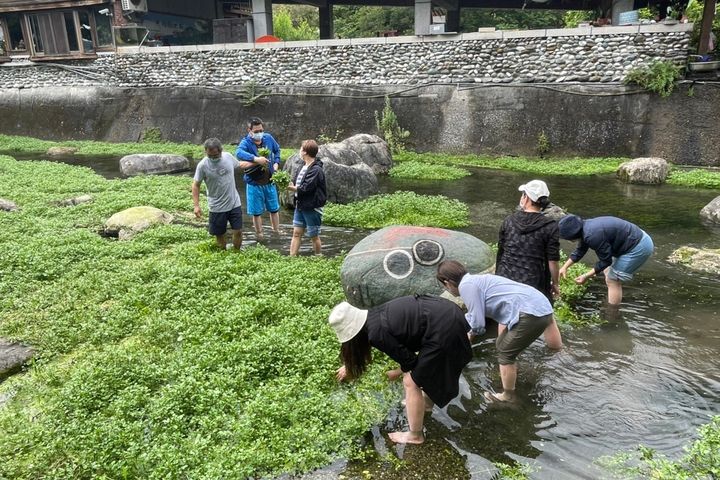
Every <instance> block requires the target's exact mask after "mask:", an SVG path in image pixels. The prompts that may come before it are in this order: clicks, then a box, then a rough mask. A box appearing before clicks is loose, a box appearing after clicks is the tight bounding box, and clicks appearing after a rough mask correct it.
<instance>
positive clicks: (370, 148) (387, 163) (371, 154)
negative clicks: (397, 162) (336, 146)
mask: <svg viewBox="0 0 720 480" xmlns="http://www.w3.org/2000/svg"><path fill="white" fill-rule="evenodd" d="M341 143H343V144H344V145H347V147H348V148H349V149H350V150H352V151H353V152H355V153H357V154H358V156H359V157H360V160H361V161H362V162H363V163H364V164H365V165H368V166H369V167H370V168H372V170H373V172H374V173H375V175H378V174H384V173H388V172H389V171H390V169H391V168H392V166H393V160H392V154H391V153H390V147H388V144H387V142H385V140H383V139H382V138H380V137H378V136H377V135H368V134H366V133H361V134H358V135H353V136H352V137H349V138H346V139H345V140H343V141H342V142H341Z"/></svg>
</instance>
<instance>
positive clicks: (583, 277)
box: [575, 274, 588, 285]
mask: <svg viewBox="0 0 720 480" xmlns="http://www.w3.org/2000/svg"><path fill="white" fill-rule="evenodd" d="M587 278H588V277H587V276H586V275H585V274H582V275H580V276H579V277H577V278H575V283H577V284H578V285H582V284H583V283H585V281H586V280H587Z"/></svg>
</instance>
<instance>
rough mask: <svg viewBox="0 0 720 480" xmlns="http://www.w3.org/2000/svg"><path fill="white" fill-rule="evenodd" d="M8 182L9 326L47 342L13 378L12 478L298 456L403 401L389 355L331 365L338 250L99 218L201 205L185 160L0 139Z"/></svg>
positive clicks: (8, 416)
mask: <svg viewBox="0 0 720 480" xmlns="http://www.w3.org/2000/svg"><path fill="white" fill-rule="evenodd" d="M80 194H90V195H91V196H92V197H93V201H92V202H90V203H86V204H81V205H77V206H74V207H57V206H56V203H55V201H56V200H58V199H63V198H68V197H74V196H77V195H80ZM0 198H8V199H12V200H13V201H15V202H16V203H17V204H18V205H19V206H20V207H21V208H20V210H18V211H16V212H0V251H2V252H3V254H2V255H0V273H1V274H0V336H2V337H5V338H12V339H17V340H21V341H23V342H25V343H27V344H29V345H32V346H33V347H34V348H35V350H36V352H37V353H36V356H35V359H34V360H33V363H32V364H31V365H30V367H29V369H28V370H27V372H26V373H25V374H24V375H18V376H14V377H11V378H10V379H8V380H6V381H4V382H3V383H2V384H0V398H4V399H7V400H6V401H5V402H4V403H3V405H2V407H0V432H2V433H0V478H13V479H18V480H24V479H34V478H47V479H65V478H77V479H86V478H87V479H90V478H182V477H188V478H190V477H192V478H223V477H224V478H259V477H272V476H276V475H280V474H282V473H283V472H290V473H294V472H302V471H307V470H311V469H313V468H315V467H318V466H321V465H325V464H327V463H329V462H330V461H331V460H332V459H333V458H335V457H338V456H339V457H349V456H351V454H352V452H353V451H354V450H355V449H356V448H358V443H357V440H356V439H358V438H360V437H361V436H362V434H363V433H364V432H366V431H367V430H368V428H369V427H370V426H371V425H373V424H375V423H376V422H378V421H380V420H381V419H383V418H385V416H386V415H387V412H388V410H389V408H390V406H391V405H392V404H394V403H396V402H397V394H396V393H395V392H393V389H392V388H391V387H390V386H389V385H388V383H387V381H386V380H385V378H384V375H383V372H384V369H385V368H386V365H384V364H383V361H382V358H378V359H376V361H375V362H374V363H373V365H372V366H371V370H370V371H369V372H368V373H367V374H366V375H365V376H364V377H363V379H361V381H359V382H354V383H353V384H351V385H342V386H339V385H338V384H337V382H336V381H335V380H334V377H333V374H334V370H335V369H336V368H337V366H338V344H337V341H336V339H335V337H334V334H333V333H332V331H331V330H330V329H329V328H328V326H327V315H328V312H329V311H330V308H331V307H332V305H334V304H335V303H336V302H338V301H340V300H341V299H342V298H343V293H342V289H341V286H340V282H339V270H340V264H341V262H342V258H340V257H338V258H316V257H310V258H305V257H299V258H298V257H287V256H283V255H280V254H278V253H277V252H273V251H270V250H267V249H265V248H263V247H253V248H246V249H245V250H242V251H239V252H232V251H228V252H224V251H222V252H221V251H215V250H213V249H211V248H210V246H211V245H212V244H213V243H214V240H211V239H209V237H208V235H207V232H206V231H205V229H203V228H197V227H193V226H191V225H188V224H187V222H182V223H181V224H171V225H164V226H159V227H155V228H152V229H150V230H147V231H145V232H143V233H141V234H138V235H137V236H136V237H134V238H133V239H132V240H130V241H118V240H112V239H106V238H103V237H101V236H100V235H98V233H97V232H98V230H99V229H100V228H101V226H102V224H103V222H104V221H105V220H106V219H107V218H108V217H109V216H110V215H111V214H113V213H115V212H116V211H118V210H120V209H124V208H127V207H130V206H136V205H153V206H156V207H158V208H161V209H163V210H166V211H168V212H170V213H172V214H173V215H175V216H176V218H178V219H184V218H186V217H191V216H192V215H191V212H192V200H191V196H190V189H189V185H188V179H187V178H186V177H173V176H163V177H153V176H147V177H134V178H131V179H126V180H122V179H118V180H106V179H104V178H102V177H100V176H98V175H96V174H95V173H93V172H92V171H91V170H90V169H88V168H83V167H74V166H69V165H65V164H61V163H53V162H18V161H15V160H14V159H12V158H10V157H6V156H0ZM268 286H272V288H269V287H268ZM278 292H282V295H278ZM258 439H262V441H261V442H258Z"/></svg>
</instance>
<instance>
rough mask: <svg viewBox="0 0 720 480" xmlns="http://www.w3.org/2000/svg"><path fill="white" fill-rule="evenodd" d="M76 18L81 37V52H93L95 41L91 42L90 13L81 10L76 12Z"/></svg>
mask: <svg viewBox="0 0 720 480" xmlns="http://www.w3.org/2000/svg"><path fill="white" fill-rule="evenodd" d="M78 19H80V37H82V44H83V52H94V51H95V42H93V36H92V23H91V21H90V15H89V14H88V12H86V11H84V10H83V11H80V12H78Z"/></svg>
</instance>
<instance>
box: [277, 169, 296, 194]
mask: <svg viewBox="0 0 720 480" xmlns="http://www.w3.org/2000/svg"><path fill="white" fill-rule="evenodd" d="M272 181H273V183H274V184H275V185H276V186H277V188H278V192H279V193H282V192H284V191H285V190H287V187H288V185H290V182H291V181H292V179H291V178H290V173H288V172H286V171H285V170H278V171H277V172H275V173H273V176H272Z"/></svg>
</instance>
